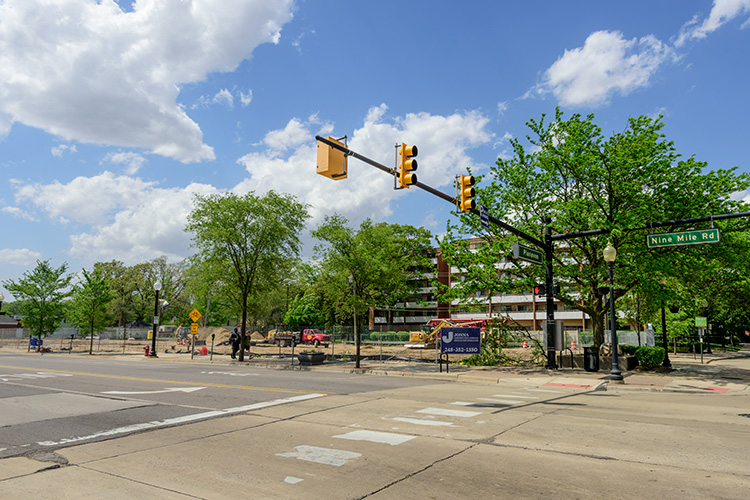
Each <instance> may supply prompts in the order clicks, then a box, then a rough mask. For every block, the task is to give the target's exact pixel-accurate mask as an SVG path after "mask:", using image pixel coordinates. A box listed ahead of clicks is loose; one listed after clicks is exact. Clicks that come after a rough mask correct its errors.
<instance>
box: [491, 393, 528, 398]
mask: <svg viewBox="0 0 750 500" xmlns="http://www.w3.org/2000/svg"><path fill="white" fill-rule="evenodd" d="M492 397H493V398H516V399H539V398H538V397H536V396H519V395H518V394H495V395H494V396H492Z"/></svg>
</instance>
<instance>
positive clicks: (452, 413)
mask: <svg viewBox="0 0 750 500" xmlns="http://www.w3.org/2000/svg"><path fill="white" fill-rule="evenodd" d="M417 413H425V414H427V415H440V416H441V417H459V418H471V417H476V416H477V415H481V414H482V413H481V412H478V411H462V410H445V409H443V408H425V409H424V410H419V411H417Z"/></svg>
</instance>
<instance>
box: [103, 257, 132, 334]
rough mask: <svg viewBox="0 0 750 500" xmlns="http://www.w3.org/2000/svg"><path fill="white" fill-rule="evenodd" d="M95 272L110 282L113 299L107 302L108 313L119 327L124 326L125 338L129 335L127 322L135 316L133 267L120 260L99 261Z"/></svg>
mask: <svg viewBox="0 0 750 500" xmlns="http://www.w3.org/2000/svg"><path fill="white" fill-rule="evenodd" d="M94 272H95V273H96V272H99V273H100V274H101V275H102V277H103V278H104V279H106V280H107V283H109V287H110V290H111V292H112V300H111V301H109V302H108V304H107V314H108V316H109V317H110V318H113V319H115V320H116V325H117V327H118V328H119V327H124V328H125V329H124V330H123V338H125V337H126V336H127V324H128V322H129V321H130V320H131V319H133V318H134V316H135V311H134V304H133V299H134V297H133V294H134V290H135V283H134V277H133V272H132V269H131V268H130V267H128V266H126V265H125V264H124V263H122V262H120V261H119V260H112V261H110V262H97V263H95V264H94Z"/></svg>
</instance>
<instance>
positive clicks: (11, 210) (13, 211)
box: [2, 207, 38, 222]
mask: <svg viewBox="0 0 750 500" xmlns="http://www.w3.org/2000/svg"><path fill="white" fill-rule="evenodd" d="M2 212H3V213H6V214H10V215H12V216H13V217H16V218H18V219H25V220H27V221H29V222H38V220H37V219H36V218H34V216H33V215H31V214H30V213H28V212H24V211H23V210H21V209H20V208H18V207H3V209H2Z"/></svg>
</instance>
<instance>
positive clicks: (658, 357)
mask: <svg viewBox="0 0 750 500" xmlns="http://www.w3.org/2000/svg"><path fill="white" fill-rule="evenodd" d="M635 358H636V359H637V360H638V365H639V366H640V367H641V368H643V369H644V370H653V369H654V368H655V367H657V366H659V365H660V364H661V362H662V361H664V348H663V347H639V348H638V349H636V350H635Z"/></svg>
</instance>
